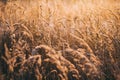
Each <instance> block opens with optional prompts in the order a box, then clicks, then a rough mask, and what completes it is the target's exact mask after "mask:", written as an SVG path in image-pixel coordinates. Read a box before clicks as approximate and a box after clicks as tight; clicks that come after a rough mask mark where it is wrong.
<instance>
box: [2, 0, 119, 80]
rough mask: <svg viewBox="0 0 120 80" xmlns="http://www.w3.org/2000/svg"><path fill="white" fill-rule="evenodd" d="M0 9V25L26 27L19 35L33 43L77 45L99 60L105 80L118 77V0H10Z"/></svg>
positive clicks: (56, 47)
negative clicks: (28, 37) (21, 34)
mask: <svg viewBox="0 0 120 80" xmlns="http://www.w3.org/2000/svg"><path fill="white" fill-rule="evenodd" d="M0 9H1V10H0V27H1V26H2V27H4V26H9V27H10V29H11V30H13V31H14V29H15V26H14V25H16V24H20V25H23V26H25V27H27V28H28V31H27V33H24V31H23V34H26V36H30V38H34V41H33V43H34V46H36V45H39V44H45V45H48V46H50V47H52V48H54V49H55V50H57V51H59V50H64V49H65V48H64V44H65V43H68V44H69V45H70V47H71V48H75V47H76V46H77V48H78V47H79V45H81V47H80V48H84V49H86V50H91V51H92V53H93V54H94V55H95V56H96V57H97V58H98V59H99V60H100V62H101V64H102V65H103V66H102V70H103V73H104V75H105V78H106V80H107V79H109V80H114V79H117V77H119V76H118V75H120V73H119V72H120V57H119V56H120V1H119V0H100V1H97V0H66V1H63V0H25V1H21V0H10V1H9V2H7V4H3V3H2V2H0ZM0 29H1V28H0ZM28 34H29V35H28ZM73 35H74V36H76V37H78V38H80V39H81V41H79V40H78V39H77V38H75V37H73ZM73 44H74V45H75V46H74V45H73ZM84 45H85V47H84ZM89 48H90V49H89ZM91 51H88V52H91Z"/></svg>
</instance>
